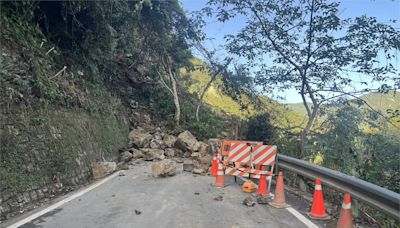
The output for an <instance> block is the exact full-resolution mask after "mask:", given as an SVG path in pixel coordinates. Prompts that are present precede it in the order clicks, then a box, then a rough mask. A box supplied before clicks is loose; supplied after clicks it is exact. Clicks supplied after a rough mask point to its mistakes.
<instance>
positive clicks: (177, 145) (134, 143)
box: [120, 127, 215, 176]
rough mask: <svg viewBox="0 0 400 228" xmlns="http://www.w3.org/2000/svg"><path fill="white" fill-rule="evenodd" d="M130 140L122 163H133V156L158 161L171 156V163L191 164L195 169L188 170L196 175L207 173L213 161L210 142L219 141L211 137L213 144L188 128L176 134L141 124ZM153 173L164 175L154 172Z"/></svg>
mask: <svg viewBox="0 0 400 228" xmlns="http://www.w3.org/2000/svg"><path fill="white" fill-rule="evenodd" d="M129 140H130V141H129V146H130V147H131V148H130V149H128V150H127V151H123V152H122V153H121V154H120V161H121V162H129V160H131V159H139V158H142V159H143V160H145V161H155V162H157V161H162V160H164V159H168V161H171V162H179V163H180V162H183V163H184V166H187V165H189V164H191V165H192V166H193V168H192V169H190V170H188V169H186V171H189V172H193V173H196V174H202V173H206V172H207V171H208V169H209V168H210V166H211V162H212V155H211V154H210V152H211V149H210V148H211V146H210V144H215V141H213V140H211V143H206V142H200V141H198V140H197V139H196V137H194V136H193V134H192V133H190V131H184V132H182V133H180V134H179V135H177V136H174V135H171V134H167V133H165V132H162V131H161V129H160V128H157V129H156V130H155V131H154V132H153V133H150V132H149V131H148V130H145V129H143V128H140V127H138V128H136V129H134V130H132V131H131V132H130V133H129ZM169 163H170V162H169ZM157 164H162V163H157ZM156 166H157V165H156ZM175 166H176V165H175ZM157 167H158V166H157ZM160 167H163V166H162V165H161V166H160ZM153 170H154V169H153ZM167 173H168V172H167ZM168 175H170V174H168ZM168 175H167V176H168ZM153 176H163V175H158V172H156V173H154V172H153Z"/></svg>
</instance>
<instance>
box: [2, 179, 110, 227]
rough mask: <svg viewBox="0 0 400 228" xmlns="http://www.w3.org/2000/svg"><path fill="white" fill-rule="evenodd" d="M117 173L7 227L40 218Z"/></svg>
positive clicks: (17, 225)
mask: <svg viewBox="0 0 400 228" xmlns="http://www.w3.org/2000/svg"><path fill="white" fill-rule="evenodd" d="M117 175H118V172H115V173H113V174H111V175H110V176H108V177H106V178H104V179H102V180H100V181H99V182H97V183H94V184H93V185H91V186H89V187H87V188H85V189H82V190H80V191H78V192H77V193H75V194H73V195H72V196H69V197H67V198H65V199H63V200H61V201H59V202H57V203H55V204H53V205H50V206H48V207H46V208H45V209H43V210H41V211H38V212H36V213H33V214H32V215H30V216H28V217H26V218H24V219H21V220H19V221H18V222H15V223H14V224H12V225H9V226H7V228H17V227H20V226H22V225H24V224H26V223H28V222H31V221H32V220H34V219H36V218H38V217H40V216H42V215H44V214H46V213H48V212H50V211H52V210H54V209H56V208H58V207H60V206H62V205H64V204H65V203H68V202H70V201H72V200H74V199H76V198H78V197H80V196H82V195H84V194H86V193H87V192H89V191H91V190H93V189H95V188H97V187H99V186H100V185H102V184H104V183H106V182H107V181H109V180H111V179H112V178H114V177H116V176H117Z"/></svg>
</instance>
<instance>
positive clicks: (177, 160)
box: [174, 158, 183, 163]
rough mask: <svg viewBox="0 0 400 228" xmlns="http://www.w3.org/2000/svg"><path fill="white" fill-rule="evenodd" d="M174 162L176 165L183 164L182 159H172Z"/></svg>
mask: <svg viewBox="0 0 400 228" xmlns="http://www.w3.org/2000/svg"><path fill="white" fill-rule="evenodd" d="M174 161H175V162H176V163H183V159H182V158H174Z"/></svg>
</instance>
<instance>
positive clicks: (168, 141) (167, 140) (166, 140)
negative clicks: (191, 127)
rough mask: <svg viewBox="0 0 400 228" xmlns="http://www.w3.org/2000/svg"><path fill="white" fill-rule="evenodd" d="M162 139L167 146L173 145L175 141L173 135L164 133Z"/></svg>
mask: <svg viewBox="0 0 400 228" xmlns="http://www.w3.org/2000/svg"><path fill="white" fill-rule="evenodd" d="M163 140H164V144H165V145H167V147H173V146H174V144H175V142H176V137H175V136H173V135H164V137H163Z"/></svg>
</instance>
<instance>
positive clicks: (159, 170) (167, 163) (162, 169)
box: [151, 159, 176, 177]
mask: <svg viewBox="0 0 400 228" xmlns="http://www.w3.org/2000/svg"><path fill="white" fill-rule="evenodd" d="M151 171H152V174H153V177H167V176H173V175H175V174H176V163H175V162H174V161H172V160H170V159H165V160H162V161H159V162H154V163H153V164H152V166H151Z"/></svg>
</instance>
